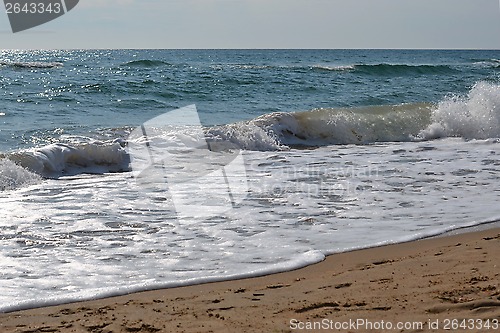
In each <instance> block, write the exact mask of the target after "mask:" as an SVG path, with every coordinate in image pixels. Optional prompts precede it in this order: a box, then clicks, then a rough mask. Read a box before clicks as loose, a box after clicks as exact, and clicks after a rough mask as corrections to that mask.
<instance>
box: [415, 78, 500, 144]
mask: <svg viewBox="0 0 500 333" xmlns="http://www.w3.org/2000/svg"><path fill="white" fill-rule="evenodd" d="M419 137H421V138H423V139H436V138H440V137H462V138H465V139H488V138H499V137H500V85H498V84H494V83H489V82H478V83H476V84H475V85H474V87H472V89H471V90H470V91H469V93H468V94H467V95H466V96H452V97H448V98H445V99H444V100H443V101H441V102H440V103H439V104H438V105H437V108H436V109H435V110H434V111H433V113H432V124H430V125H429V127H427V128H426V129H424V130H423V131H421V133H420V134H419Z"/></svg>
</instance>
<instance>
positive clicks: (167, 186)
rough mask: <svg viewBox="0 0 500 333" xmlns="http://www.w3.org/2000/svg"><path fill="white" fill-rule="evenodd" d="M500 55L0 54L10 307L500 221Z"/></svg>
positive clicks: (3, 229)
mask: <svg viewBox="0 0 500 333" xmlns="http://www.w3.org/2000/svg"><path fill="white" fill-rule="evenodd" d="M499 184H500V51H498V50H53V51H50V50H31V51H17V50H2V51H0V312H9V311H14V310H20V309H28V308H35V307H40V306H47V305H54V304H63V303H66V302H72V301H80V300H89V299H96V298H101V297H108V296H113V295H123V294H127V293H131V292H136V291H144V290H154V289H158V288H168V287H176V286H184V285H191V284H199V283H204V282H210V281H222V280H229V279H238V278H243V277H252V276H262V275H266V274H271V273H276V272H282V271H287V270H292V269H296V268H299V267H303V266H307V265H310V264H313V263H317V262H319V261H321V260H323V259H324V258H325V256H327V255H330V254H333V253H338V252H344V251H350V250H354V249H360V248H370V247H375V246H380V245H384V244H391V243H400V242H406V241H411V240H416V239H421V238H426V237H432V236H435V235H440V234H442V233H445V232H449V231H452V230H457V229H461V228H467V227H473V226H479V225H483V226H486V227H488V225H490V224H494V223H496V222H498V221H500V208H499V205H498V202H500V188H499Z"/></svg>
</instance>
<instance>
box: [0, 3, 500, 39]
mask: <svg viewBox="0 0 500 333" xmlns="http://www.w3.org/2000/svg"><path fill="white" fill-rule="evenodd" d="M0 6H1V4H0ZM0 48H1V49H53V48H79V49H80V48H489V49H500V3H499V0H80V3H79V4H78V6H76V7H75V8H74V9H73V10H72V11H70V12H68V13H67V14H66V15H64V16H62V17H60V18H58V19H56V20H54V21H51V22H49V23H47V24H44V25H42V26H39V27H37V28H34V29H31V30H28V31H26V32H21V33H17V34H13V33H12V32H11V30H10V25H9V22H8V18H7V15H6V14H5V12H4V10H3V8H2V13H1V14H0Z"/></svg>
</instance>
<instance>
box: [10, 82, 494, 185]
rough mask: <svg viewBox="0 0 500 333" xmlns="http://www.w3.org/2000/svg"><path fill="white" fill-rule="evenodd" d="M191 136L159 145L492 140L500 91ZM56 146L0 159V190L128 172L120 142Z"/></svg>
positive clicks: (276, 117) (480, 86)
mask: <svg viewBox="0 0 500 333" xmlns="http://www.w3.org/2000/svg"><path fill="white" fill-rule="evenodd" d="M192 130H193V128H192V126H191V127H189V128H186V129H182V128H180V129H179V128H176V130H175V132H172V131H171V130H169V129H165V131H159V133H160V135H161V136H164V139H165V140H166V141H171V140H172V138H173V137H175V138H174V139H173V140H174V141H175V140H178V141H179V140H180V141H182V142H189V141H190V140H191V141H193V140H194V141H196V140H199V139H200V138H199V137H197V136H199V135H202V136H204V137H205V138H204V139H205V140H206V141H207V143H208V145H206V147H208V148H209V149H212V150H218V149H219V150H224V149H229V150H231V149H244V150H258V151H275V150H286V149H290V148H314V147H320V146H328V145H345V144H356V145H364V144H372V143H377V142H403V141H422V140H433V139H438V138H443V137H460V138H463V139H467V140H469V139H491V138H493V139H495V138H500V85H498V84H494V83H489V82H479V83H477V84H476V85H474V87H472V88H471V90H470V91H469V92H468V93H467V94H466V95H465V96H450V97H447V98H444V99H443V100H442V101H441V102H439V103H437V104H431V103H412V104H401V105H378V106H366V107H358V108H322V109H313V110H310V111H304V112H289V113H287V112H277V113H270V114H265V115H262V116H259V117H257V118H255V119H252V120H249V121H241V122H237V123H232V124H226V125H217V126H211V127H204V128H203V129H202V130H201V129H200V131H201V132H200V131H194V132H192ZM193 133H195V134H193ZM200 133H201V134H200ZM123 136H124V135H122V137H123ZM140 139H141V138H139V139H138V140H140ZM130 140H132V139H130ZM61 141H62V142H59V143H53V144H50V145H47V146H44V147H41V148H34V149H29V150H20V151H15V152H11V153H8V154H0V190H9V189H15V188H17V187H20V186H23V185H26V184H32V183H36V182H37V181H38V180H39V179H40V177H59V176H62V175H70V174H78V173H107V172H124V171H130V161H131V157H130V155H129V153H128V151H127V147H126V146H127V142H126V140H123V139H120V138H118V139H114V140H111V141H95V140H92V139H90V138H84V139H82V138H76V139H75V138H73V140H69V139H66V140H61ZM159 142H161V141H159ZM160 148H161V147H160Z"/></svg>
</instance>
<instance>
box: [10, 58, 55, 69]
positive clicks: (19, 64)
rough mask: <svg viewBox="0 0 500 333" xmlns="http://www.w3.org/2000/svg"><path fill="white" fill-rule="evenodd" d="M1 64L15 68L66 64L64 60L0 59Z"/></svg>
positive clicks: (50, 66) (49, 66)
mask: <svg viewBox="0 0 500 333" xmlns="http://www.w3.org/2000/svg"><path fill="white" fill-rule="evenodd" d="M0 66H9V67H14V68H58V67H62V66H64V64H63V63H62V62H42V61H28V62H22V61H20V62H15V61H3V60H2V61H0Z"/></svg>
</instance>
